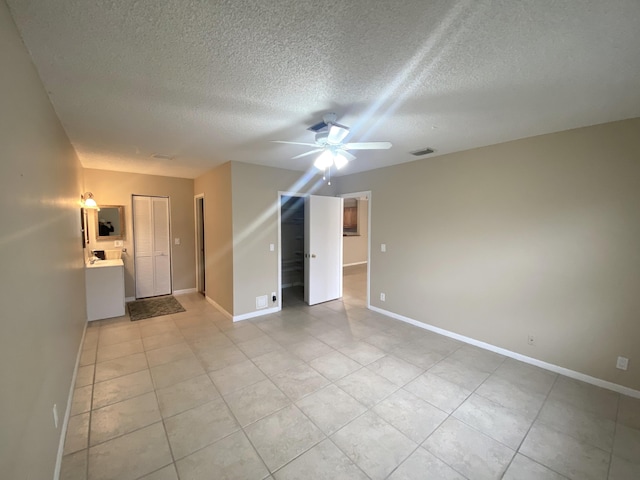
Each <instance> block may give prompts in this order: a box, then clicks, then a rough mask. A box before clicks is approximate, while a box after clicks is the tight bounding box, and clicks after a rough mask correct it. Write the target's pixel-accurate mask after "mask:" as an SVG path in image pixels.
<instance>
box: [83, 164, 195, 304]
mask: <svg viewBox="0 0 640 480" xmlns="http://www.w3.org/2000/svg"><path fill="white" fill-rule="evenodd" d="M84 178H85V187H86V189H87V191H90V192H91V193H93V195H94V197H95V199H96V201H97V202H98V205H100V204H102V205H124V207H125V208H124V210H125V213H124V217H125V238H124V247H125V248H126V249H127V253H126V254H123V255H122V259H123V261H124V265H125V295H126V296H127V297H135V295H136V290H135V265H134V258H133V255H134V248H133V223H132V215H131V203H132V200H131V196H132V195H151V196H168V197H169V203H170V206H171V212H170V214H171V265H172V270H173V290H174V291H175V290H186V289H191V288H195V286H196V283H195V282H196V280H195V278H196V276H195V275H196V274H195V223H194V203H193V185H194V182H193V180H191V179H188V178H174V177H161V176H158V175H141V174H136V173H123V172H112V171H107V170H94V169H85V171H84ZM97 214H98V213H97V212H96V211H95V210H89V242H90V243H89V245H88V249H89V250H91V249H99V250H106V249H116V248H117V247H115V246H114V240H96V228H95V227H96V224H95V221H96V215H97ZM175 238H179V239H180V245H176V244H175V243H174V239H175ZM87 253H88V251H87Z"/></svg>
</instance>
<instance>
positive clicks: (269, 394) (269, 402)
mask: <svg viewBox="0 0 640 480" xmlns="http://www.w3.org/2000/svg"><path fill="white" fill-rule="evenodd" d="M224 398H225V400H226V401H227V404H228V405H229V408H231V410H232V411H233V414H234V415H235V416H236V418H237V419H238V421H239V422H240V425H242V426H243V427H244V426H246V425H249V424H250V423H253V422H255V421H256V420H259V419H261V418H263V417H265V416H267V415H269V414H271V413H273V412H274V411H276V410H279V409H281V408H282V407H284V406H286V405H288V404H289V403H291V402H290V400H289V399H288V398H287V396H286V395H285V394H284V393H282V392H281V391H280V390H279V389H278V387H276V386H275V385H274V384H273V383H271V381H269V380H263V381H261V382H258V383H254V384H253V385H249V386H248V387H244V388H242V389H240V390H237V391H235V392H233V393H231V394H229V395H225V397H224Z"/></svg>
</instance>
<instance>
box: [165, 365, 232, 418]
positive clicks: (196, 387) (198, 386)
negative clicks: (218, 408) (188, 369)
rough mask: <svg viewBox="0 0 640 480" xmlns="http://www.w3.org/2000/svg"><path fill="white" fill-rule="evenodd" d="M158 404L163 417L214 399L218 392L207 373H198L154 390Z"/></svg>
mask: <svg viewBox="0 0 640 480" xmlns="http://www.w3.org/2000/svg"><path fill="white" fill-rule="evenodd" d="M156 394H157V396H158V405H159V406H160V412H161V413H162V416H163V417H164V418H167V417H171V416H173V415H176V414H177V413H180V412H184V411H185V410H189V409H191V408H193V407H197V406H198V405H202V404H204V403H207V402H210V401H212V400H215V399H216V398H219V397H220V394H219V393H218V391H217V390H216V388H215V387H214V386H213V382H212V381H211V379H210V378H209V377H208V376H207V375H199V376H197V377H193V378H190V379H188V380H185V381H183V382H178V383H176V384H174V385H171V386H169V387H165V388H160V389H158V390H156Z"/></svg>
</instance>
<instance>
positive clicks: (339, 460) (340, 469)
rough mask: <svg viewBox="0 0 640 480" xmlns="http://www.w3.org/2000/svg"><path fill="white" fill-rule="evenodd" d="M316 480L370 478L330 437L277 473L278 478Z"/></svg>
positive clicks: (279, 479)
mask: <svg viewBox="0 0 640 480" xmlns="http://www.w3.org/2000/svg"><path fill="white" fill-rule="evenodd" d="M310 472H313V478H314V479H316V480H368V479H369V477H368V476H366V475H365V474H364V472H362V470H360V469H359V468H358V467H357V466H356V465H355V464H354V463H353V462H352V461H351V460H349V458H348V457H347V456H346V455H345V454H344V453H342V452H341V451H340V450H339V449H338V447H336V446H335V445H334V444H333V442H332V441H331V440H329V439H326V440H323V441H322V442H320V443H319V444H318V445H316V446H315V447H313V448H312V449H310V450H308V451H306V452H305V453H303V454H302V455H300V456H299V457H298V458H296V459H295V460H293V461H292V462H290V463H288V464H287V465H285V466H284V467H283V468H282V469H280V470H278V472H277V473H276V474H275V478H276V479H277V480H296V479H303V478H309V475H310Z"/></svg>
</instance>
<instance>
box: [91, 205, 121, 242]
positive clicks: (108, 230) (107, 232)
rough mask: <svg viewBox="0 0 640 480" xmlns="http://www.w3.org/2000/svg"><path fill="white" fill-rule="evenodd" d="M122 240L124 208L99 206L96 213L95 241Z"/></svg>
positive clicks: (119, 206)
mask: <svg viewBox="0 0 640 480" xmlns="http://www.w3.org/2000/svg"><path fill="white" fill-rule="evenodd" d="M123 238H124V206H123V205H100V210H99V211H96V240H107V239H114V240H122V239H123Z"/></svg>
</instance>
